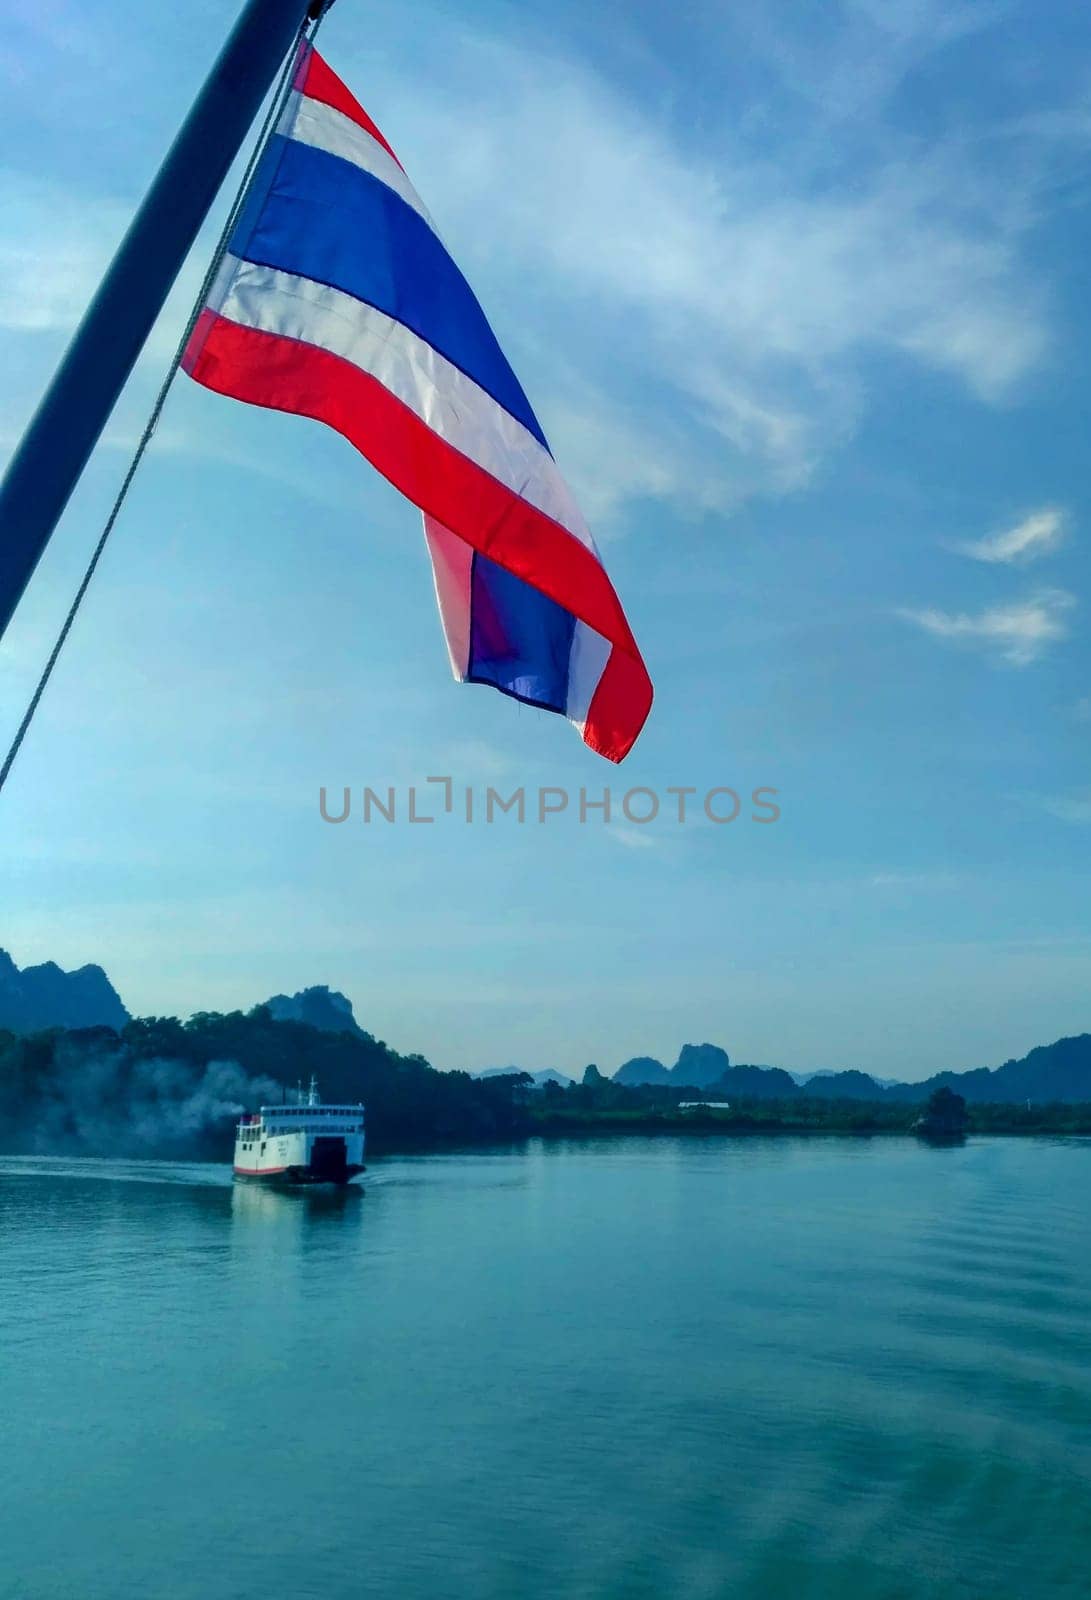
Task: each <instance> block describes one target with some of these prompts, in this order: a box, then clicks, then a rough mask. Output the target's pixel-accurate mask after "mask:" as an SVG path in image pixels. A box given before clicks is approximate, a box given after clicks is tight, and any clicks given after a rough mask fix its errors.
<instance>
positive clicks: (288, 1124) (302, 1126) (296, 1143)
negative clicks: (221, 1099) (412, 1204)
mask: <svg viewBox="0 0 1091 1600" xmlns="http://www.w3.org/2000/svg"><path fill="white" fill-rule="evenodd" d="M363 1170H364V1108H363V1106H362V1105H339V1106H328V1105H324V1104H323V1103H322V1101H321V1100H320V1099H319V1098H318V1085H317V1083H316V1082H315V1080H314V1079H313V1078H312V1079H311V1084H310V1088H309V1089H308V1091H307V1094H306V1097H304V1096H303V1095H302V1094H300V1095H299V1097H298V1099H297V1101H296V1103H295V1104H294V1105H280V1106H262V1107H261V1108H260V1110H258V1111H256V1112H253V1113H252V1114H250V1115H248V1116H245V1117H243V1119H242V1121H241V1122H240V1123H239V1124H238V1127H237V1128H236V1130H235V1177H236V1178H246V1179H251V1180H257V1181H259V1182H264V1183H275V1184H313V1183H334V1184H346V1183H351V1181H352V1179H353V1178H355V1177H357V1176H358V1175H359V1174H360V1173H361V1172H363Z"/></svg>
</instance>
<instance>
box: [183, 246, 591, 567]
mask: <svg viewBox="0 0 1091 1600" xmlns="http://www.w3.org/2000/svg"><path fill="white" fill-rule="evenodd" d="M208 303H209V305H210V306H211V307H212V308H213V309H214V310H216V311H218V312H219V313H220V315H221V316H223V317H226V318H227V319H228V321H230V322H237V323H239V324H240V326H242V327H244V328H256V329H260V330H261V331H262V332H264V333H271V334H277V335H279V336H281V337H282V338H286V339H298V340H300V341H302V342H303V343H304V344H310V345H314V346H316V347H317V348H318V349H320V350H327V351H328V352H329V353H330V354H331V355H335V356H340V357H341V359H342V360H344V361H348V362H350V363H351V364H352V365H353V366H355V367H358V368H359V369H360V371H362V372H367V373H370V374H371V376H372V377H374V378H376V379H377V380H378V382H379V383H381V384H382V385H383V387H384V388H385V389H387V390H389V392H390V393H391V394H392V395H394V396H395V397H396V398H397V399H398V400H401V401H402V403H403V404H404V405H407V406H408V407H409V408H410V410H411V411H413V412H415V413H416V415H417V416H418V417H419V418H420V419H421V421H422V422H423V423H424V424H425V425H426V426H427V427H429V428H431V430H432V431H433V433H435V434H438V436H439V437H440V438H441V439H445V440H446V441H447V443H448V444H450V445H451V446H452V447H453V448H454V449H455V450H458V451H460V452H461V454H462V455H464V456H467V457H468V458H469V459H470V460H471V461H473V462H475V463H476V464H477V466H479V467H481V468H482V469H483V470H484V471H485V472H488V473H490V474H491V475H492V477H494V478H496V479H497V480H498V481H499V482H500V483H502V484H504V485H505V487H506V488H508V489H510V490H511V491H512V492H513V493H514V494H517V495H519V496H520V497H521V498H522V499H523V500H526V501H527V503H528V504H529V505H532V506H534V507H535V508H536V509H537V510H538V511H541V512H542V513H543V514H544V515H545V516H547V517H550V518H552V520H553V521H554V522H557V523H559V524H560V526H561V527H562V528H567V530H568V532H569V533H571V534H573V535H574V536H575V537H576V538H577V539H578V540H579V541H580V543H581V544H583V545H586V547H587V548H588V549H589V550H592V551H594V553H595V554H596V556H597V555H598V552H597V550H595V542H594V540H593V539H592V537H591V533H590V530H589V529H588V527H587V524H586V523H585V522H584V520H583V517H582V515H581V513H580V510H579V507H578V506H577V505H576V502H575V499H574V498H573V496H572V491H571V490H570V489H569V487H568V485H567V484H566V483H565V481H564V479H563V478H562V477H561V474H560V472H559V471H558V470H557V465H556V462H555V461H554V460H553V457H552V456H551V455H550V454H549V451H548V450H546V449H544V448H543V447H542V445H541V444H540V443H539V442H538V440H537V439H536V438H535V437H534V435H533V434H532V433H531V432H530V431H529V429H527V428H524V426H523V424H522V423H521V422H518V421H517V420H516V419H515V418H514V417H513V416H512V415H511V413H510V412H508V411H505V409H504V407H503V406H500V405H497V403H496V401H495V400H494V399H493V398H492V396H491V395H489V394H486V393H485V391H484V389H482V388H480V387H479V385H478V384H476V383H474V381H473V379H472V378H468V377H467V376H466V374H465V373H464V372H461V371H460V370H459V369H458V367H456V366H453V365H452V363H451V362H449V361H447V360H446V359H445V358H444V357H443V356H441V355H440V354H439V353H438V351H436V350H433V349H432V346H431V345H430V344H426V343H425V341H424V340H423V339H420V338H418V336H417V335H416V334H415V333H412V332H411V331H410V329H408V328H407V327H405V325H404V324H403V323H400V322H395V321H394V319H393V318H392V317H388V316H387V315H386V313H385V312H383V311H377V310H376V309H375V308H374V306H369V305H365V304H364V302H363V301H362V300H355V299H354V298H353V297H352V295H348V294H344V293H342V292H341V290H340V289H331V288H329V287H328V286H327V285H326V284H323V283H315V282H313V280H312V279H310V278H301V277H297V276H296V275H295V274H293V273H289V272H280V271H279V270H278V269H277V268H275V267H261V266H256V265H254V264H253V263H252V262H249V261H239V260H238V259H237V258H236V257H232V256H228V257H225V260H224V265H223V267H222V268H221V275H220V276H219V277H218V278H217V282H216V283H215V284H214V286H213V290H212V293H211V294H210V296H209V302H208Z"/></svg>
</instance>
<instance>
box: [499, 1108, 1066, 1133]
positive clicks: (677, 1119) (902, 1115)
mask: <svg viewBox="0 0 1091 1600" xmlns="http://www.w3.org/2000/svg"><path fill="white" fill-rule="evenodd" d="M794 1111H795V1108H794V1107H793V1108H791V1109H790V1110H788V1109H786V1110H785V1111H784V1112H783V1113H780V1114H778V1113H776V1112H774V1113H769V1112H764V1113H763V1112H762V1111H758V1110H756V1109H754V1108H752V1107H745V1108H743V1107H740V1108H739V1109H738V1110H737V1111H736V1110H734V1109H733V1110H732V1111H728V1112H711V1113H704V1114H703V1113H701V1112H683V1113H677V1114H675V1113H670V1112H664V1113H646V1112H645V1113H625V1112H620V1113H619V1112H609V1111H603V1112H595V1111H588V1112H583V1113H580V1112H563V1111H556V1112H537V1111H536V1112H532V1114H531V1123H530V1127H529V1128H528V1133H529V1135H530V1136H531V1137H535V1136H540V1137H542V1138H551V1137H565V1136H571V1135H583V1134H588V1135H601V1136H616V1135H619V1134H626V1133H640V1134H678V1133H684V1134H709V1133H720V1134H740V1135H747V1134H808V1135H810V1134H842V1135H848V1134H851V1135H854V1136H861V1137H874V1136H876V1135H883V1136H889V1137H895V1136H899V1135H900V1136H902V1137H909V1136H913V1137H915V1136H916V1135H915V1134H914V1130H913V1127H912V1122H913V1120H914V1119H915V1117H916V1116H917V1115H918V1114H919V1111H920V1107H919V1106H914V1107H907V1106H904V1105H903V1106H899V1107H897V1108H894V1107H890V1106H885V1105H879V1106H868V1105H866V1104H861V1103H859V1102H855V1103H853V1102H849V1103H847V1104H845V1105H842V1104H841V1103H836V1102H834V1103H828V1104H827V1106H826V1107H825V1108H823V1109H822V1110H820V1111H815V1110H812V1111H811V1113H810V1114H809V1115H806V1116H800V1115H796V1114H793V1113H794ZM907 1112H909V1113H910V1114H909V1115H907V1114H906V1113H907ZM967 1113H968V1122H967V1127H966V1133H967V1134H1003V1135H1006V1136H1010V1137H1026V1136H1033V1135H1039V1134H1068V1135H1074V1136H1091V1105H1071V1106H1070V1105H1058V1106H1038V1107H1032V1108H1031V1110H1029V1111H1021V1110H1020V1109H1019V1108H1017V1107H1012V1106H1001V1105H992V1104H988V1105H977V1106H974V1105H971V1106H968V1107H967Z"/></svg>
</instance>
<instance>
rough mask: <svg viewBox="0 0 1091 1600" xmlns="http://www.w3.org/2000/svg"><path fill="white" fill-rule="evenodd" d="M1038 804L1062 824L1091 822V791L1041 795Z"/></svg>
mask: <svg viewBox="0 0 1091 1600" xmlns="http://www.w3.org/2000/svg"><path fill="white" fill-rule="evenodd" d="M1038 803H1039V805H1040V806H1041V807H1042V810H1043V811H1048V812H1049V814H1050V816H1051V817H1057V818H1058V819H1059V820H1060V821H1061V822H1077V823H1084V822H1091V789H1084V790H1082V791H1078V792H1077V793H1075V794H1062V795H1039V796H1038Z"/></svg>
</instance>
